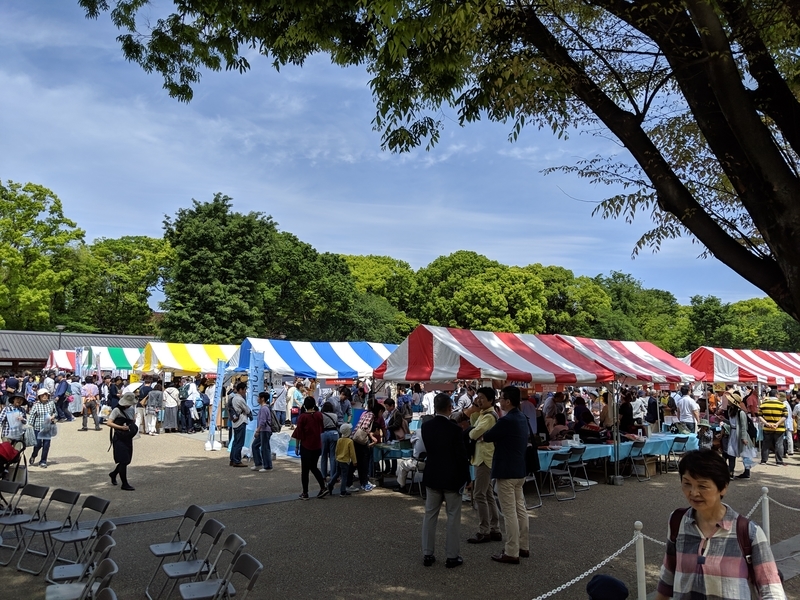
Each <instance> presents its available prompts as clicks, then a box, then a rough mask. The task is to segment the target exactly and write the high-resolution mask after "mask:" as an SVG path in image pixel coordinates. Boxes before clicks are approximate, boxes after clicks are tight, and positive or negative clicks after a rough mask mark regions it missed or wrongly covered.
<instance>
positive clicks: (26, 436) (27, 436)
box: [22, 425, 36, 447]
mask: <svg viewBox="0 0 800 600" xmlns="http://www.w3.org/2000/svg"><path fill="white" fill-rule="evenodd" d="M22 441H23V443H24V444H25V446H26V447H30V446H35V445H36V432H35V431H34V430H33V427H31V426H30V425H26V426H25V429H24V433H23V436H22Z"/></svg>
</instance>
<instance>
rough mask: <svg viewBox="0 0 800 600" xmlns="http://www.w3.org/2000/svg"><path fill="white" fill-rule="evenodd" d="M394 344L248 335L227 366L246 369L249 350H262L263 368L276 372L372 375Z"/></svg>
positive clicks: (319, 375) (343, 376)
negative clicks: (271, 338)
mask: <svg viewBox="0 0 800 600" xmlns="http://www.w3.org/2000/svg"><path fill="white" fill-rule="evenodd" d="M396 348H397V346H396V345H394V344H378V343H374V342H291V341H288V340H267V339H260V338H247V339H245V340H244V342H242V345H241V346H240V347H239V349H238V350H237V351H236V353H235V354H234V355H233V356H232V357H231V359H230V361H228V369H229V370H232V371H247V369H248V368H249V367H250V351H251V350H252V351H255V352H263V353H264V370H265V371H271V372H272V373H274V374H276V375H284V376H297V377H316V378H317V379H356V378H359V377H371V376H372V372H373V369H375V367H377V366H378V365H380V364H381V363H382V362H383V361H384V360H386V358H388V356H389V355H390V354H391V353H392V352H394V350H395V349H396Z"/></svg>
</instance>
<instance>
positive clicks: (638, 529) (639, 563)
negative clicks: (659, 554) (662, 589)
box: [633, 521, 647, 600]
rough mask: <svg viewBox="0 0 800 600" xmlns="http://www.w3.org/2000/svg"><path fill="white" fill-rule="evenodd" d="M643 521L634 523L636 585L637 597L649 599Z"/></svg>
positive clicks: (640, 599)
mask: <svg viewBox="0 0 800 600" xmlns="http://www.w3.org/2000/svg"><path fill="white" fill-rule="evenodd" d="M642 527H644V526H643V525H642V522H641V521H636V522H635V523H634V524H633V530H634V532H633V534H634V535H635V536H636V587H637V588H638V594H637V599H638V600H647V582H646V581H645V573H644V538H643V537H642Z"/></svg>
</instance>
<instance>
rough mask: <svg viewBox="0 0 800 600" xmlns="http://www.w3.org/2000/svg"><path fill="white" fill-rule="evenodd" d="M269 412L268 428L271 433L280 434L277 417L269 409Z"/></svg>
mask: <svg viewBox="0 0 800 600" xmlns="http://www.w3.org/2000/svg"><path fill="white" fill-rule="evenodd" d="M268 410H269V426H270V429H272V433H280V431H281V424H280V423H279V422H278V417H277V416H275V411H274V410H272V409H271V408H270V409H268Z"/></svg>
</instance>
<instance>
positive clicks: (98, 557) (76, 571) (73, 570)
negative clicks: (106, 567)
mask: <svg viewBox="0 0 800 600" xmlns="http://www.w3.org/2000/svg"><path fill="white" fill-rule="evenodd" d="M116 545H117V543H116V542H115V541H114V538H112V537H111V536H110V535H104V536H101V537H99V538H97V541H96V542H95V543H94V546H93V547H92V551H91V552H90V553H89V554H88V555H87V559H86V562H83V563H71V564H68V565H56V566H54V567H53V569H52V571H51V573H50V575H49V576H48V578H47V581H48V582H50V583H56V584H57V583H71V582H80V581H83V580H84V579H86V578H87V577H88V576H89V574H90V573H91V572H92V570H93V569H94V568H95V567H96V566H97V565H99V564H100V563H101V562H103V561H104V560H105V559H107V558H108V555H109V554H111V551H112V550H113V549H114V547H115V546H116Z"/></svg>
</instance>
